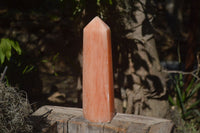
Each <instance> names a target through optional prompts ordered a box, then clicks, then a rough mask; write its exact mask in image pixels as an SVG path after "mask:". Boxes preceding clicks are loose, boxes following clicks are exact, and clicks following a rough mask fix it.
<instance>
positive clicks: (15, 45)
mask: <svg viewBox="0 0 200 133" xmlns="http://www.w3.org/2000/svg"><path fill="white" fill-rule="evenodd" d="M11 46H12V48H13V49H14V50H15V51H16V52H17V53H18V54H19V55H21V53H22V50H21V48H20V46H19V43H18V42H14V41H11Z"/></svg>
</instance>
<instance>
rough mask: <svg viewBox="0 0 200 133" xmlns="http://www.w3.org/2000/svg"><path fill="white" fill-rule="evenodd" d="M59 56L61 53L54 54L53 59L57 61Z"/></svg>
mask: <svg viewBox="0 0 200 133" xmlns="http://www.w3.org/2000/svg"><path fill="white" fill-rule="evenodd" d="M58 56H59V53H56V55H54V56H53V59H52V61H53V62H54V61H56V59H57V58H58Z"/></svg>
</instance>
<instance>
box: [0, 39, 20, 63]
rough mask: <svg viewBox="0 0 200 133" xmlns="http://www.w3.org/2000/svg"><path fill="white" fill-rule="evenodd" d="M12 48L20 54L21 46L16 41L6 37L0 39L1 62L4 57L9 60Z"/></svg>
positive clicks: (3, 60)
mask: <svg viewBox="0 0 200 133" xmlns="http://www.w3.org/2000/svg"><path fill="white" fill-rule="evenodd" d="M12 49H14V50H15V51H16V52H17V53H18V54H19V55H21V52H22V51H21V48H20V47H19V44H18V42H15V41H13V40H10V39H8V38H2V39H1V41H0V61H1V64H3V63H4V62H5V59H6V58H7V60H8V61H9V60H10V58H11V56H12Z"/></svg>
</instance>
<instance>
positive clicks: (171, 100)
mask: <svg viewBox="0 0 200 133" xmlns="http://www.w3.org/2000/svg"><path fill="white" fill-rule="evenodd" d="M168 100H169V103H170V104H172V105H175V103H174V100H173V99H172V97H171V96H169V97H168Z"/></svg>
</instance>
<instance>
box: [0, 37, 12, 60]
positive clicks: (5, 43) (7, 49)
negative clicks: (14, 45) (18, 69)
mask: <svg viewBox="0 0 200 133" xmlns="http://www.w3.org/2000/svg"><path fill="white" fill-rule="evenodd" d="M0 49H1V51H2V53H3V54H4V56H5V57H6V58H7V59H8V60H10V57H11V44H10V42H9V39H7V38H2V39H1V43H0Z"/></svg>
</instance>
